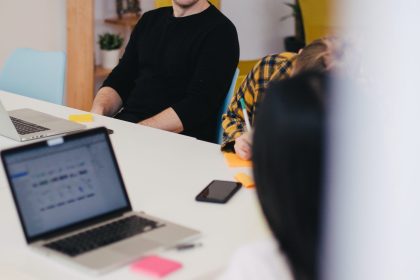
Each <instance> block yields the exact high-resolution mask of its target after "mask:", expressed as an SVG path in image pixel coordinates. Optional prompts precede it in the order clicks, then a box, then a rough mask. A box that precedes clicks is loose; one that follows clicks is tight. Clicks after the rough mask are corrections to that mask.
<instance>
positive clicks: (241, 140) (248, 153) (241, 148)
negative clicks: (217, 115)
mask: <svg viewBox="0 0 420 280" xmlns="http://www.w3.org/2000/svg"><path fill="white" fill-rule="evenodd" d="M251 138H252V135H251V133H249V132H246V133H244V134H242V135H241V136H239V137H238V138H236V139H235V146H234V149H235V153H236V154H237V155H238V156H239V157H240V158H241V159H244V160H250V159H251V157H252V148H251V145H252V139H251Z"/></svg>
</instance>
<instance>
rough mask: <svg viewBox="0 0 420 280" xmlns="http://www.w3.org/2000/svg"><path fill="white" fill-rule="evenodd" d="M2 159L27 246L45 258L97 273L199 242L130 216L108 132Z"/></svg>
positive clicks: (11, 152)
mask: <svg viewBox="0 0 420 280" xmlns="http://www.w3.org/2000/svg"><path fill="white" fill-rule="evenodd" d="M1 159H2V162H3V166H4V168H5V171H6V174H7V178H8V181H9V185H10V188H11V191H12V194H13V198H14V202H15V205H16V208H17V212H18V214H19V218H20V221H21V224H22V227H23V232H24V234H25V237H26V241H27V242H28V244H29V245H30V247H32V248H34V249H36V250H38V251H40V252H43V253H45V254H46V255H48V257H54V258H56V259H60V260H64V261H67V262H69V263H72V264H74V265H77V266H78V267H81V268H84V269H87V270H89V271H91V272H96V273H102V272H105V271H109V270H111V269H114V268H117V267H119V266H122V265H124V264H127V263H129V262H131V261H133V260H135V259H137V258H138V257H140V256H142V255H144V254H147V253H150V252H151V251H155V250H158V249H163V248H170V247H173V246H176V245H177V244H179V243H182V242H186V241H189V240H191V239H193V238H196V237H198V236H199V232H198V231H196V230H193V229H190V228H187V227H183V226H180V225H177V224H174V223H171V222H169V221H165V220H162V219H159V218H155V217H151V216H149V215H146V214H144V213H142V212H133V211H132V208H131V204H130V201H129V199H128V195H127V191H126V188H125V186H124V183H123V180H122V177H121V173H120V170H119V168H118V164H117V161H116V158H115V155H114V152H113V149H112V146H111V143H110V139H109V136H108V134H107V131H106V129H105V128H95V129H91V130H86V131H84V132H81V133H76V134H71V135H67V136H64V137H60V138H54V139H50V140H47V141H41V142H37V143H33V144H30V145H26V146H20V147H16V148H12V149H8V150H5V151H2V152H1ZM156 203H159V202H158V201H157V202H156Z"/></svg>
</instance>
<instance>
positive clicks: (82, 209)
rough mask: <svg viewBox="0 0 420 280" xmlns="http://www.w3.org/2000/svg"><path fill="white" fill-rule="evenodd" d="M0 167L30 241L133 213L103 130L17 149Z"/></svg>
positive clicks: (9, 152) (6, 156)
mask: <svg viewBox="0 0 420 280" xmlns="http://www.w3.org/2000/svg"><path fill="white" fill-rule="evenodd" d="M3 162H4V165H5V167H6V171H7V175H8V179H9V183H10V185H11V187H12V191H13V195H14V198H15V202H16V204H17V207H18V208H19V209H18V210H19V215H20V218H21V221H22V224H23V226H24V229H25V233H26V237H27V239H28V241H29V240H31V239H33V238H34V237H38V236H41V235H44V234H47V233H51V232H54V231H57V230H59V229H62V228H65V227H68V226H70V225H74V224H77V223H79V222H82V221H86V220H89V219H91V218H94V217H99V216H103V215H104V214H107V213H112V212H115V211H118V210H120V209H127V208H130V209H131V206H130V203H129V201H128V197H127V194H126V191H125V188H124V185H123V182H122V178H121V175H120V173H119V169H118V166H117V163H116V160H115V157H114V154H113V151H112V148H111V145H110V142H109V139H108V135H107V134H106V130H105V129H96V130H93V133H92V131H90V132H89V131H88V132H83V133H80V134H75V135H71V136H68V137H64V138H58V139H52V140H49V141H45V142H42V144H33V145H29V146H26V147H20V148H19V147H18V148H15V149H12V150H10V151H7V152H6V153H4V154H3Z"/></svg>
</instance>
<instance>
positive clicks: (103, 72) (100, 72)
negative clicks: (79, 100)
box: [95, 65, 112, 78]
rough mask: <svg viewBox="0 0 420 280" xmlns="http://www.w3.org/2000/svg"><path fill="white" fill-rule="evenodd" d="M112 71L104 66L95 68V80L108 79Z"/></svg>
mask: <svg viewBox="0 0 420 280" xmlns="http://www.w3.org/2000/svg"><path fill="white" fill-rule="evenodd" d="M111 71H112V69H105V68H103V67H102V66H98V65H97V66H95V78H106V77H108V75H109V73H111Z"/></svg>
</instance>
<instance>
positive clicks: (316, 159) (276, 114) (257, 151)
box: [223, 73, 328, 280]
mask: <svg viewBox="0 0 420 280" xmlns="http://www.w3.org/2000/svg"><path fill="white" fill-rule="evenodd" d="M327 82H328V81H327V76H326V75H325V74H321V73H304V74H301V75H298V76H295V77H293V78H291V79H287V80H283V81H279V82H275V83H274V84H272V85H271V86H270V88H269V94H267V95H266V96H265V98H264V99H265V100H264V101H263V103H262V105H261V107H260V108H259V111H258V115H257V119H256V125H255V134H254V142H253V143H254V144H253V163H254V177H255V182H256V185H257V193H258V198H259V200H260V204H261V207H262V210H263V212H264V215H265V217H266V219H267V221H268V224H269V226H270V229H271V231H272V233H273V236H274V238H275V241H267V242H264V243H259V244H256V245H252V246H248V247H246V248H242V249H240V250H239V251H238V253H237V254H235V256H234V258H233V262H232V264H231V266H230V268H229V269H228V271H227V272H226V274H225V275H224V276H223V279H295V280H310V279H317V256H318V246H319V238H320V228H321V222H320V215H321V204H322V203H321V201H322V190H323V170H324V138H325V136H324V135H325V126H326V120H325V118H326V116H325V115H326V113H325V111H326V110H325V100H326V98H325V95H326V93H327Z"/></svg>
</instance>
